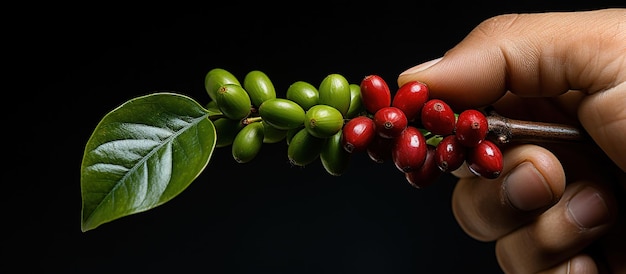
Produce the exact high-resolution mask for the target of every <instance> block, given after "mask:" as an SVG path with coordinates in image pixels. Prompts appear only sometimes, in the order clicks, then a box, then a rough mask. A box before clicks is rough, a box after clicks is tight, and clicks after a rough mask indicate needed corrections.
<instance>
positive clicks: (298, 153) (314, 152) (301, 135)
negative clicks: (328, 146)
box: [287, 128, 326, 166]
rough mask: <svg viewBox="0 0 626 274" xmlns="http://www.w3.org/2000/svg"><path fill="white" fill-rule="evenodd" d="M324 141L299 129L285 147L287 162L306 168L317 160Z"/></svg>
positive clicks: (305, 130)
mask: <svg viewBox="0 0 626 274" xmlns="http://www.w3.org/2000/svg"><path fill="white" fill-rule="evenodd" d="M325 140H326V139H322V138H317V137H315V136H313V135H311V134H310V133H309V131H308V130H307V129H306V128H303V129H301V130H300V131H298V132H297V133H296V134H295V135H294V136H293V137H292V138H291V141H290V142H289V146H288V147H287V156H288V158H289V162H290V163H291V164H292V165H295V166H306V165H308V164H310V163H312V162H313V161H315V160H317V159H318V158H319V156H320V152H321V151H322V146H323V145H324V142H325Z"/></svg>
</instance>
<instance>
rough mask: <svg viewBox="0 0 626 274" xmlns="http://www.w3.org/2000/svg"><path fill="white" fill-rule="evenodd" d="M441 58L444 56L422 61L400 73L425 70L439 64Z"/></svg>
mask: <svg viewBox="0 0 626 274" xmlns="http://www.w3.org/2000/svg"><path fill="white" fill-rule="evenodd" d="M441 58H443V57H439V58H437V59H434V60H430V61H428V62H424V63H421V64H419V65H417V66H414V67H412V68H410V69H407V70H405V71H404V72H402V73H400V75H406V74H413V73H416V72H420V71H422V70H425V69H427V68H429V67H432V66H433V65H434V64H437V63H438V62H439V61H441Z"/></svg>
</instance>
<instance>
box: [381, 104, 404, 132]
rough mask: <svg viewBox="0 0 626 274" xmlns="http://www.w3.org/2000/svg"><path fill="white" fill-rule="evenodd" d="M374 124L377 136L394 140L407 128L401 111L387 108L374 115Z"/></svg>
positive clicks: (395, 108)
mask: <svg viewBox="0 0 626 274" xmlns="http://www.w3.org/2000/svg"><path fill="white" fill-rule="evenodd" d="M374 123H375V124H376V131H377V132H378V135H380V136H382V137H384V138H395V137H396V136H398V135H400V133H401V132H402V131H403V130H404V129H405V128H406V127H407V125H408V120H407V119H406V116H405V115H404V112H402V110H400V109H399V108H397V107H391V106H389V107H383V108H381V109H379V110H378V111H376V113H374Z"/></svg>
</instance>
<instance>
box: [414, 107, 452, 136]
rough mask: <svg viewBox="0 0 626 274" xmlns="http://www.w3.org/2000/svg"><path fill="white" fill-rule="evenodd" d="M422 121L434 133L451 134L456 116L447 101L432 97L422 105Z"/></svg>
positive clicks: (425, 127)
mask: <svg viewBox="0 0 626 274" xmlns="http://www.w3.org/2000/svg"><path fill="white" fill-rule="evenodd" d="M421 121H422V125H423V126H424V129H426V130H428V131H430V132H432V133H433V134H438V135H449V134H452V133H453V132H454V126H455V124H456V117H455V116H454V111H453V110H452V108H451V107H450V106H449V105H448V104H447V103H446V102H444V101H443V100H439V99H430V100H428V101H426V103H424V107H422V113H421Z"/></svg>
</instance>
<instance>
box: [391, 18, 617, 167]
mask: <svg viewBox="0 0 626 274" xmlns="http://www.w3.org/2000/svg"><path fill="white" fill-rule="evenodd" d="M413 80H417V81H422V82H424V83H426V84H427V85H428V86H429V88H430V90H431V94H432V96H433V97H436V98H440V99H443V100H445V101H446V102H449V103H450V104H451V105H453V106H454V107H455V108H456V107H458V108H461V109H462V108H473V107H482V106H486V105H489V104H492V103H494V102H496V101H497V100H498V99H500V98H501V97H502V96H504V94H505V93H506V92H507V91H510V92H512V93H514V94H516V95H517V96H520V97H555V96H559V95H562V94H564V93H565V92H567V91H569V90H579V91H581V92H583V93H584V94H585V98H584V99H583V100H582V102H581V103H580V105H579V106H578V119H579V120H580V122H581V124H582V125H583V127H584V128H585V130H586V131H587V132H588V133H589V135H590V136H591V137H592V138H593V139H594V140H595V141H596V143H598V145H599V146H600V147H601V148H602V149H603V150H604V151H605V153H606V154H607V155H608V156H609V157H611V159H612V160H613V161H614V162H615V163H617V164H618V166H619V167H620V168H621V169H622V170H626V138H624V136H626V108H624V106H625V105H626V84H625V82H626V9H602V10H594V11H581V12H552V13H536V14H508V15H500V16H496V17H492V18H490V19H487V20H485V21H484V22H482V23H481V24H479V25H478V26H477V27H476V28H475V29H474V30H472V31H471V32H470V33H469V34H468V35H467V36H466V37H465V39H463V41H461V42H460V43H459V44H458V45H456V46H455V47H454V48H452V49H451V50H449V51H448V52H446V54H445V55H444V57H442V58H439V59H435V60H433V61H430V62H426V63H424V64H421V65H418V66H416V67H413V68H410V69H408V70H407V71H405V72H403V73H401V74H400V76H399V77H398V85H399V86H401V85H403V84H404V83H406V82H409V81H413Z"/></svg>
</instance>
